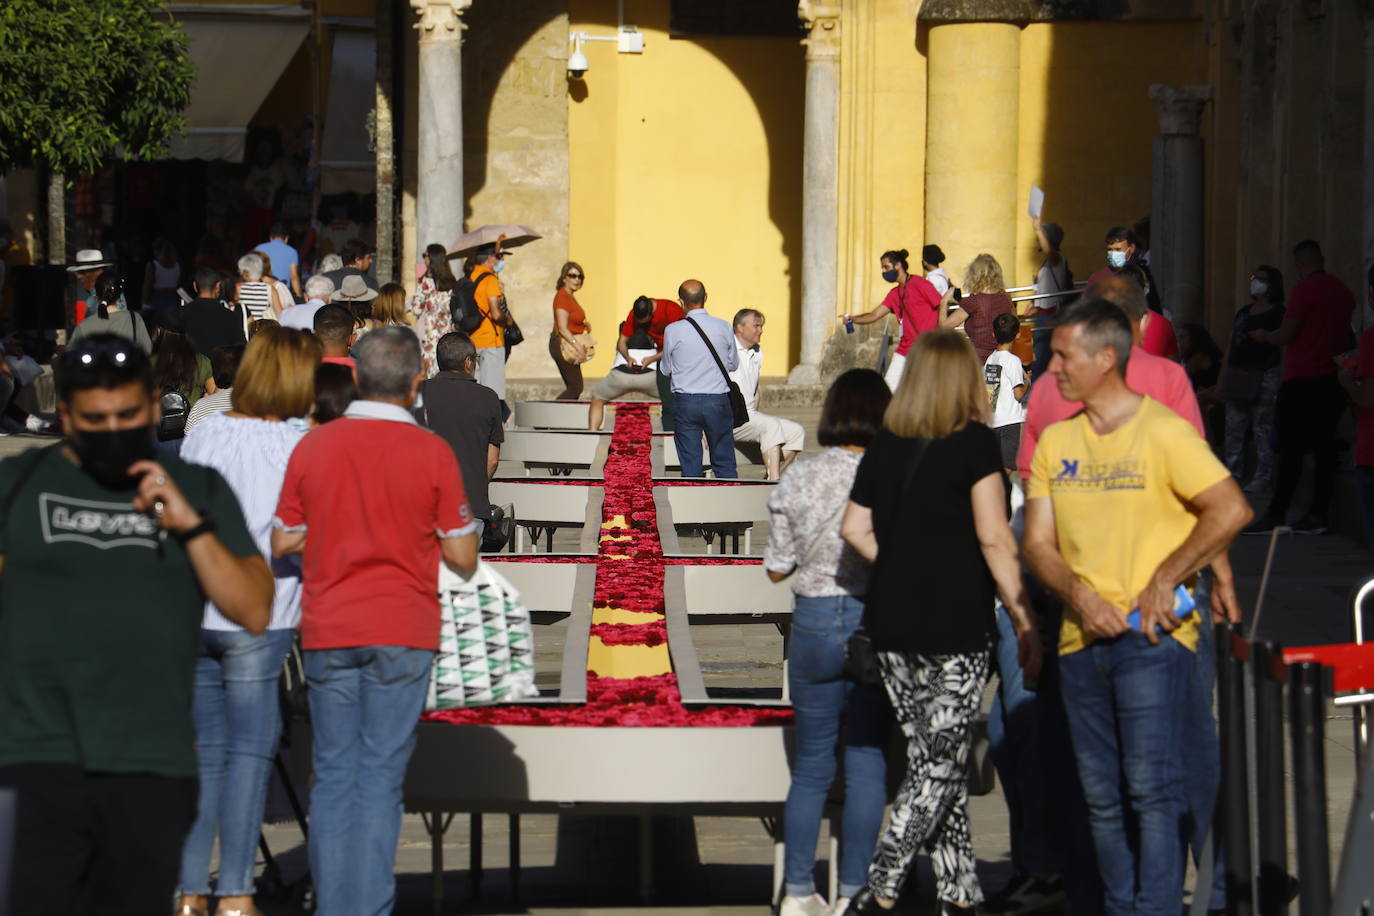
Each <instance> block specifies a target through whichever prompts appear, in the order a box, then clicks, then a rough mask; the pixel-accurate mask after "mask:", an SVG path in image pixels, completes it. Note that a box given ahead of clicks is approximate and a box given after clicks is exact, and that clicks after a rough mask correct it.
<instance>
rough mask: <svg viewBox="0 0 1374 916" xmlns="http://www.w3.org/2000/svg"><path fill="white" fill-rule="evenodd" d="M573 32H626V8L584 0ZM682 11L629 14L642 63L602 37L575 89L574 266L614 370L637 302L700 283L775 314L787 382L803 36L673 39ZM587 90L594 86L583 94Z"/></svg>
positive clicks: (771, 324) (571, 131) (778, 359)
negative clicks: (622, 21) (620, 337)
mask: <svg viewBox="0 0 1374 916" xmlns="http://www.w3.org/2000/svg"><path fill="white" fill-rule="evenodd" d="M568 6H569V18H570V20H571V22H572V28H574V29H583V30H586V31H588V32H591V33H593V34H598V35H611V34H614V30H615V3H614V2H610V0H571V2H570V3H569V5H568ZM668 14H669V7H668V3H667V0H633V2H629V3H626V20H627V21H629V22H633V23H634V24H636V25H638V26H639V27H640V29H641V31H643V32H644V33H645V50H644V53H643V54H642V55H634V54H619V53H617V52H616V50H615V46H614V44H611V43H609V42H592V43H589V44H587V46H586V48H585V52H586V54H587V57H588V59H589V61H590V62H591V69H590V70H589V71H588V72H587V74H586V78H585V79H584V80H581V81H575V82H574V83H573V84H571V85H570V94H569V106H570V107H569V115H568V143H569V169H570V207H569V210H570V220H571V225H570V227H569V249H568V253H569V257H570V258H572V259H573V260H575V261H579V262H580V263H581V264H582V266H583V267H584V268H585V269H586V271H587V284H586V287H585V290H584V291H583V292H582V293H580V294H579V296H578V298H579V300H580V301H581V303H582V306H583V308H585V309H586V311H587V314H588V318H589V319H590V320H591V322H592V324H593V332H592V333H593V336H594V337H596V338H597V339H598V340H599V341H600V342H601V344H602V345H601V346H600V347H599V348H598V355H597V357H596V359H595V360H593V361H592V362H591V363H590V364H589V365H588V366H587V367H586V369H585V375H586V376H587V377H588V378H589V379H595V378H596V377H597V376H598V375H602V374H604V373H605V372H606V371H607V370H608V369H609V367H610V361H611V353H612V350H613V347H614V343H615V334H616V327H617V325H618V323H619V321H620V320H621V319H623V318H624V317H625V314H626V313H627V312H628V311H629V309H630V306H631V304H632V303H633V301H634V298H635V297H636V296H638V295H648V296H653V297H656V298H666V299H672V298H675V297H676V295H677V286H678V284H679V283H680V282H681V281H682V280H685V279H687V278H688V277H696V278H698V279H700V280H701V281H702V282H703V283H705V284H706V289H707V292H708V294H709V297H710V298H709V301H708V303H707V307H708V309H709V310H710V311H711V312H712V313H713V314H716V315H720V316H723V317H725V318H727V319H729V318H730V317H731V316H733V314H734V312H735V311H736V310H738V309H740V308H744V307H750V308H756V309H759V310H760V311H762V312H763V313H764V315H765V316H766V317H767V318H768V326H767V330H766V331H765V334H764V339H763V345H764V352H765V362H764V374H765V375H784V374H786V372H787V370H788V368H789V367H790V364H791V361H792V360H793V356H792V355H791V354H793V353H794V341H793V329H792V327H791V325H792V324H793V321H792V317H793V315H794V314H795V313H796V311H797V309H798V308H799V302H800V298H799V297H800V285H799V278H800V273H801V270H800V264H799V259H800V256H801V138H802V102H803V89H804V84H803V76H804V70H803V55H802V47H801V45H800V43H799V42H798V41H797V39H794V38H742V37H725V38H690V39H687V38H669V36H668V34H667V27H668ZM579 83H580V84H579Z"/></svg>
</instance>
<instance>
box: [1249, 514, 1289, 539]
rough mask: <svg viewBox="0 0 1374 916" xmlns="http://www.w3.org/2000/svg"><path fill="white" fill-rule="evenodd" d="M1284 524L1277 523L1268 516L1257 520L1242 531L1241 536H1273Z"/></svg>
mask: <svg viewBox="0 0 1374 916" xmlns="http://www.w3.org/2000/svg"><path fill="white" fill-rule="evenodd" d="M1282 524H1283V523H1282V522H1279V521H1276V520H1275V519H1273V518H1271V517H1270V516H1268V515H1265V516H1262V517H1260V518H1257V519H1255V520H1254V521H1253V522H1251V523H1250V524H1248V525H1246V526H1245V527H1244V528H1242V529H1240V533H1241V534H1265V535H1268V534H1273V532H1274V529H1275V528H1278V527H1281V526H1282Z"/></svg>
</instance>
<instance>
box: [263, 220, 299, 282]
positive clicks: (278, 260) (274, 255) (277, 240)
mask: <svg viewBox="0 0 1374 916" xmlns="http://www.w3.org/2000/svg"><path fill="white" fill-rule="evenodd" d="M270 235H271V238H270V239H269V240H268V241H266V242H263V243H262V244H261V245H259V246H258V247H257V248H256V249H254V250H255V251H259V252H261V253H263V254H265V255H267V259H268V260H269V261H271V262H272V276H274V277H276V278H277V279H278V280H284V281H286V284H287V285H288V286H290V287H291V292H292V293H294V294H295V295H296V296H298V297H299V296H300V294H301V258H300V255H299V254H297V253H296V249H294V248H292V247H291V245H290V244H289V243H288V242H287V241H286V239H287V235H288V233H287V231H286V227H285V226H283V225H282V224H281V223H277V224H276V225H275V226H273V227H272V232H271V233H270Z"/></svg>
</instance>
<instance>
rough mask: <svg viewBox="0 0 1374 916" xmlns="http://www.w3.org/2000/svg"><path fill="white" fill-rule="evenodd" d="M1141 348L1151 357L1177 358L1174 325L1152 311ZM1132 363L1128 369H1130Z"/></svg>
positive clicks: (1127, 366)
mask: <svg viewBox="0 0 1374 916" xmlns="http://www.w3.org/2000/svg"><path fill="white" fill-rule="evenodd" d="M1140 347H1141V349H1143V350H1144V351H1145V352H1146V353H1148V354H1150V355H1151V356H1177V355H1178V338H1177V337H1175V336H1174V325H1173V322H1171V321H1170V320H1169V319H1168V318H1165V317H1164V316H1163V315H1161V314H1160V313H1159V312H1156V311H1154V310H1151V311H1150V320H1149V322H1148V323H1147V324H1146V325H1145V339H1144V340H1142V341H1141V342H1140ZM1130 365H1131V364H1130V363H1127V364H1126V368H1127V369H1128V370H1129V369H1130Z"/></svg>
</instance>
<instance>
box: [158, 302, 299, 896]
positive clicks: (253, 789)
mask: <svg viewBox="0 0 1374 916" xmlns="http://www.w3.org/2000/svg"><path fill="white" fill-rule="evenodd" d="M319 361H320V345H319V342H318V341H316V340H315V338H314V337H313V336H312V335H311V334H309V333H307V332H305V331H299V330H296V329H294V328H283V327H269V328H264V329H262V330H260V331H259V332H258V333H257V334H256V335H255V336H254V337H253V339H252V340H251V341H249V343H248V347H247V349H246V350H244V353H243V361H242V362H241V363H240V364H239V369H238V374H237V375H236V376H235V377H234V389H233V390H234V394H233V408H232V409H231V410H230V411H229V412H228V413H221V414H215V415H213V416H210V417H207V418H206V419H204V420H203V421H201V422H200V423H198V424H197V425H196V427H195V428H194V429H193V430H192V431H191V434H190V435H189V436H187V437H186V444H185V446H184V447H183V448H182V456H183V457H184V458H185V459H186V460H187V461H192V462H194V463H196V464H203V465H207V466H209V467H212V468H214V469H215V470H217V471H219V472H220V474H222V475H224V478H225V480H227V481H228V483H229V486H230V487H231V488H232V489H233V491H234V495H235V496H237V497H238V500H239V505H240V506H242V507H243V515H244V519H245V520H246V521H247V522H248V530H249V532H250V533H251V534H252V535H253V540H254V542H255V543H256V544H257V545H258V549H259V550H261V551H262V554H263V556H264V557H266V558H267V562H268V564H269V565H271V567H272V572H273V575H274V576H275V578H276V596H275V598H274V599H273V605H272V621H271V623H270V624H268V629H267V630H266V631H265V632H263V633H262V634H260V635H257V636H254V635H253V634H252V633H249V632H247V631H246V630H244V629H243V628H242V627H239V626H236V625H235V624H233V623H231V622H230V621H229V620H228V619H227V618H225V617H224V615H222V614H221V613H220V612H219V610H218V609H217V608H216V607H215V606H214V604H212V603H209V602H207V603H206V605H205V618H204V620H203V621H202V623H201V643H200V657H199V658H198V659H197V661H196V686H195V694H194V700H193V703H192V710H191V712H192V716H193V718H194V720H195V726H196V746H197V750H198V757H199V761H200V805H199V810H198V813H197V815H196V821H195V824H194V825H192V827H191V832H190V834H189V835H188V836H187V837H186V845H185V846H184V848H183V850H182V858H181V882H180V890H179V893H180V894H181V897H180V900H179V902H178V905H177V910H176V912H177V913H178V914H180V916H206V914H207V913H208V908H209V899H210V892H211V891H210V854H211V850H212V849H213V847H214V845H215V838H216V836H218V838H219V880H218V882H217V884H218V886H217V887H216V889H215V896H216V897H217V899H218V905H217V908H216V913H217V914H219V916H228V914H242V916H256V914H258V910H257V908H256V907H254V905H253V868H254V865H255V857H256V853H257V843H258V830H259V828H260V826H261V824H262V816H263V807H264V804H265V802H266V796H267V778H268V771H269V767H270V765H271V762H272V755H273V753H274V752H275V749H276V745H277V738H278V737H279V735H280V734H281V715H280V707H279V706H278V704H277V675H278V673H279V672H280V671H281V666H282V661H283V660H284V659H285V658H286V653H287V652H288V651H289V650H290V648H291V640H292V636H293V634H294V633H295V631H296V627H297V625H298V624H299V623H300V618H301V604H300V602H301V578H300V575H301V573H300V566H299V563H298V561H297V559H296V558H289V559H273V557H272V551H271V538H272V514H273V512H274V511H275V509H276V506H277V497H278V496H279V495H280V493H281V484H282V479H283V478H284V477H285V475H286V462H287V460H288V459H289V458H290V457H291V452H292V450H293V449H295V447H296V444H297V443H298V442H300V440H301V437H302V436H304V435H305V431H306V425H305V423H304V422H303V421H302V420H301V419H300V418H302V417H304V416H306V415H307V414H308V413H309V412H310V408H311V406H312V405H313V404H314V401H315V366H316V364H317V363H319Z"/></svg>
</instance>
